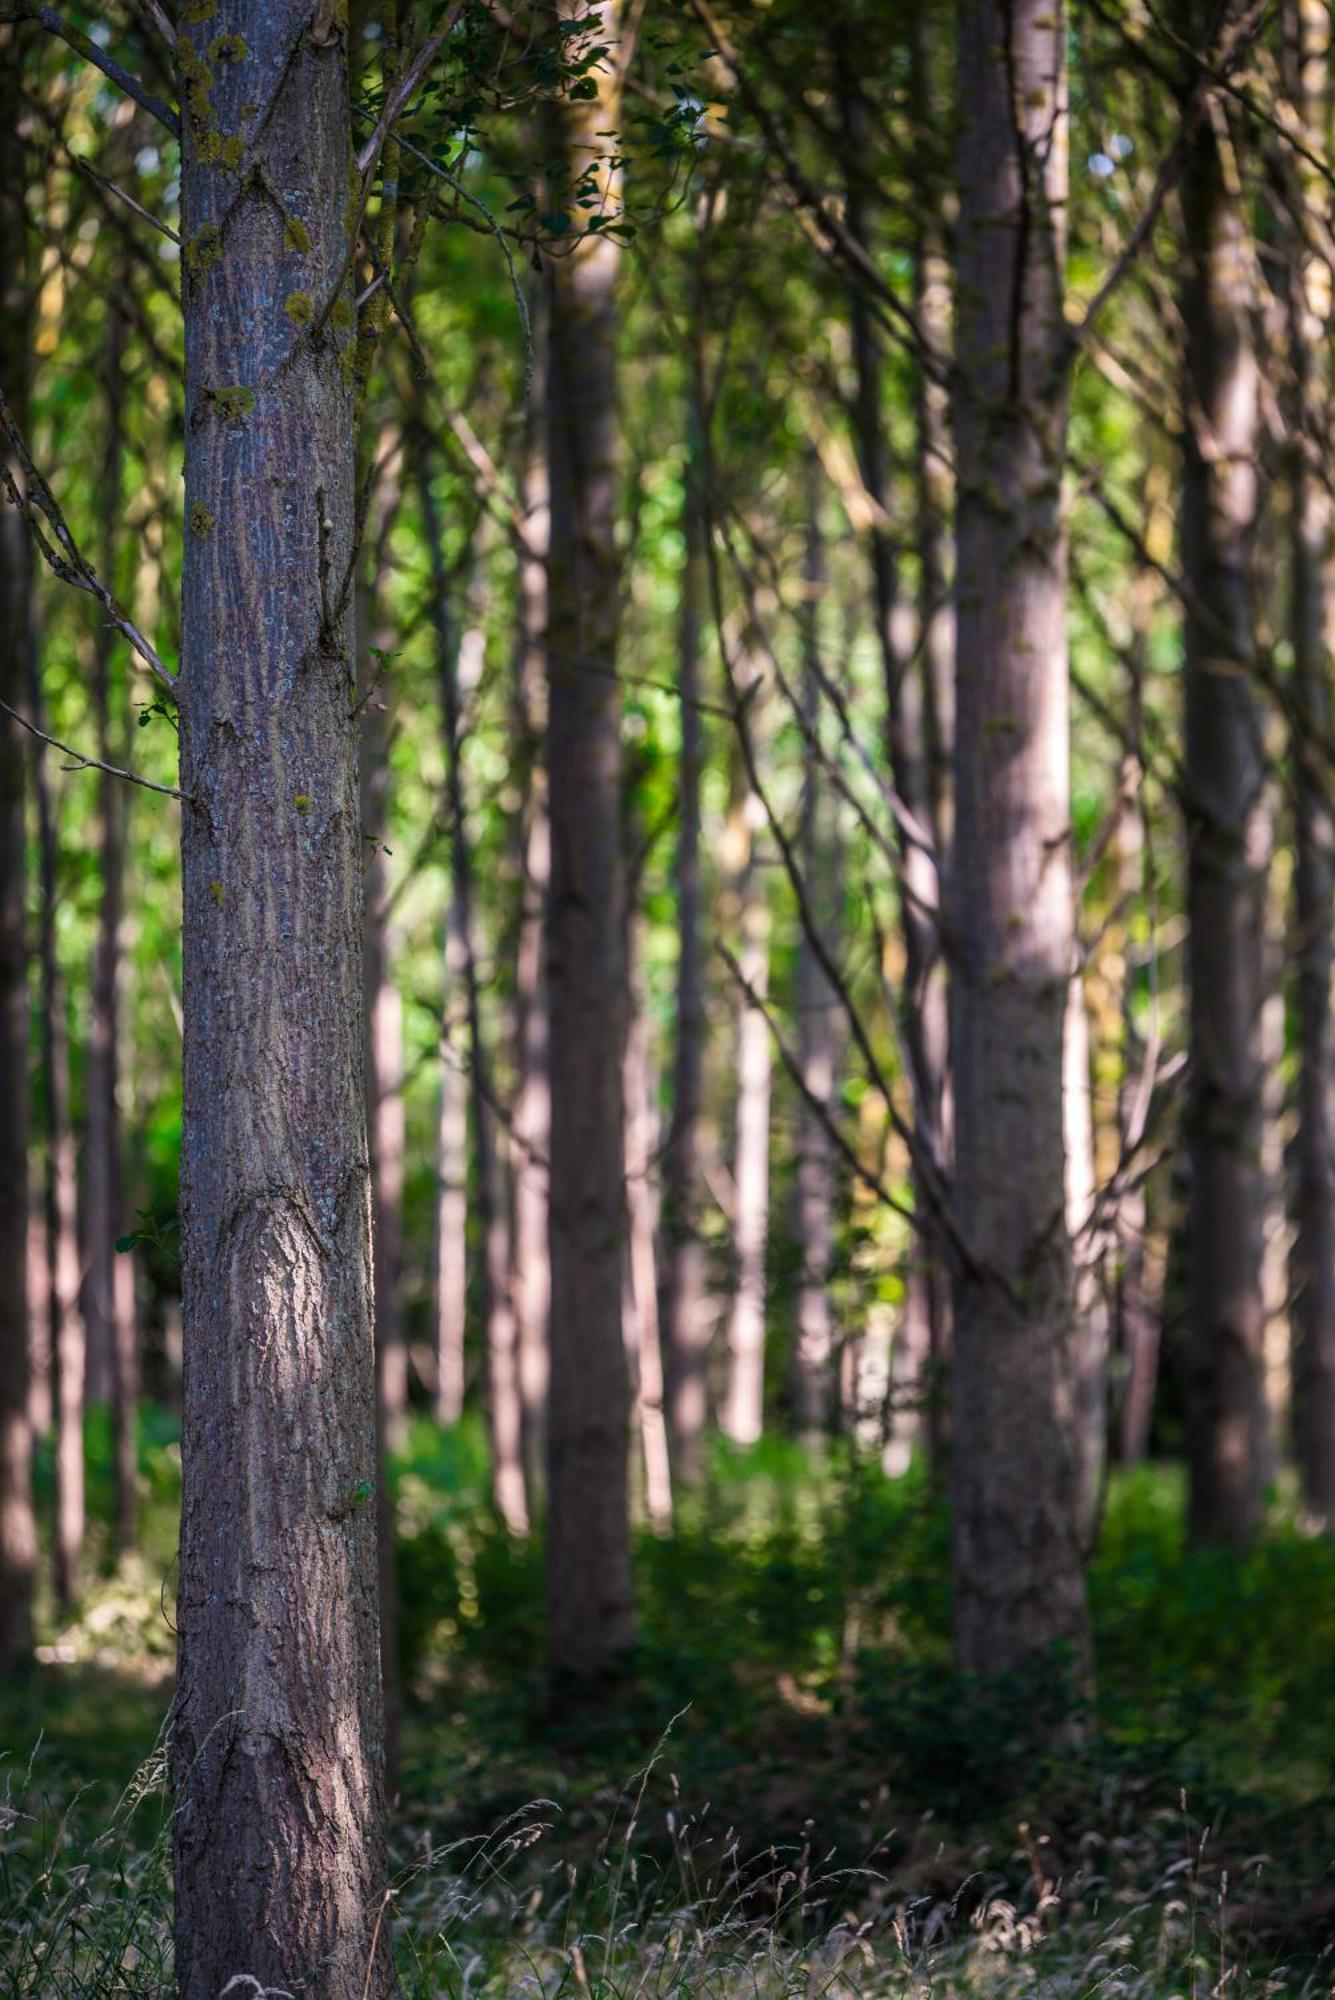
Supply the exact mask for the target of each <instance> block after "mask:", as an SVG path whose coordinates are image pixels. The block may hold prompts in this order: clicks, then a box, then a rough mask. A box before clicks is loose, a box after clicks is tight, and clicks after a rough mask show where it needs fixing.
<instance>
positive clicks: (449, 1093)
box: [435, 887, 468, 1424]
mask: <svg viewBox="0 0 1335 2000" xmlns="http://www.w3.org/2000/svg"><path fill="white" fill-rule="evenodd" d="M464 949H465V948H464V936H463V928H462V925H461V923H460V915H459V899H458V897H457V896H456V895H455V893H454V890H453V887H451V890H450V896H449V903H448V906H447V909H446V913H445V1023H444V1032H443V1034H442V1038H441V1063H440V1118H439V1123H438V1125H437V1129H436V1178H437V1183H438V1185H437V1192H436V1287H435V1292H436V1297H435V1314H436V1384H435V1410H436V1422H437V1423H440V1424H457V1423H458V1421H459V1419H460V1417H461V1416H462V1415H463V1411H464V1388H465V1382H466V1352H465V1337H466V1334H467V1329H468V1071H467V1068H466V1060H467V1059H466V1057H465V1055H464V1048H465V1045H466V1042H467V1037H468V1003H467V999H466V997H465V992H464V980H465V955H464Z"/></svg>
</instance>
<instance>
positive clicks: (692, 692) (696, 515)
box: [663, 391, 709, 1484]
mask: <svg viewBox="0 0 1335 2000" xmlns="http://www.w3.org/2000/svg"><path fill="white" fill-rule="evenodd" d="M699 425H700V416H699V396H698V393H696V392H694V391H693V393H692V397H691V411H690V415H689V418H688V429H689V439H688V445H687V453H686V463H685V467H684V472H683V492H682V541H683V555H682V569H681V585H680V589H681V603H680V613H679V622H678V637H677V687H678V692H679V694H680V697H681V700H680V715H681V752H680V760H679V765H678V776H677V847H676V854H675V857H674V865H673V873H674V884H673V886H674V889H675V892H676V899H677V981H676V1035H675V1039H674V1041H673V1047H672V1121H671V1124H670V1126H669V1129H668V1133H667V1142H666V1145H665V1147H664V1152H663V1263H664V1270H663V1345H664V1365H665V1369H666V1373H667V1396H668V1435H669V1438H670V1441H671V1446H672V1457H673V1468H674V1470H675V1472H676V1474H677V1477H678V1478H679V1479H681V1480H683V1481H685V1482H686V1483H688V1484H689V1483H690V1482H692V1481H693V1480H695V1479H696V1478H698V1477H699V1473H700V1456H701V1442H702V1439H703V1436H704V1428H705V1417H706V1413H707V1408H706V1406H707V1397H706V1387H705V1354H706V1349H707V1345H708V1339H709V1323H708V1300H707V1296H706V1270H705V1245H704V1239H703V1235H702V1222H703V1215H702V1208H703V1199H702V1197H703V1188H702V1183H701V1174H700V1118H701V1112H702V1108H703V1097H704V1053H705V991H704V953H703V948H702V938H701V908H702V905H701V891H700V773H701V767H702V763H703V728H702V718H701V711H700V694H701V688H700V647H701V639H700V635H701V624H702V604H703V599H704V578H703V573H702V572H703V566H704V546H703V543H704V533H705V525H704V520H703V518H702V514H703V510H702V506H701V494H700V476H701V466H700V440H699Z"/></svg>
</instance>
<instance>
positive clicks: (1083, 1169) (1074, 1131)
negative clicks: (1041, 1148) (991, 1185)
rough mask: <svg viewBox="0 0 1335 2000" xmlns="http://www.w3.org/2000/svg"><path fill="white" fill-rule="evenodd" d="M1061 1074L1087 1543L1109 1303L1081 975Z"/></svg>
mask: <svg viewBox="0 0 1335 2000" xmlns="http://www.w3.org/2000/svg"><path fill="white" fill-rule="evenodd" d="M1064 1049H1065V1055H1064V1073H1063V1077H1062V1106H1063V1115H1062V1122H1063V1127H1064V1130H1063V1139H1064V1142H1065V1148H1066V1227H1067V1229H1068V1230H1069V1231H1070V1236H1071V1246H1072V1253H1073V1263H1074V1271H1075V1412H1076V1414H1075V1423H1076V1451H1077V1459H1078V1466H1079V1482H1080V1529H1081V1535H1082V1537H1083V1538H1085V1539H1088V1537H1089V1535H1090V1533H1091V1531H1092V1530H1093V1528H1094V1527H1095V1525H1096V1523H1097V1520H1098V1513H1099V1501H1100V1497H1101V1495H1102V1491H1103V1475H1104V1467H1105V1463H1106V1460H1107V1452H1108V1337H1109V1325H1110V1322H1109V1316H1108V1302H1107V1299H1106V1297H1105V1295H1104V1290H1103V1274H1102V1271H1101V1269H1100V1265H1101V1261H1102V1255H1101V1253H1102V1231H1101V1229H1100V1228H1096V1226H1095V1216H1094V1203H1095V1197H1096V1194H1097V1192H1098V1179H1097V1175H1096V1171H1095V1159H1094V1096H1093V1082H1092V1078H1091V1076H1090V1067H1089V1064H1090V1054H1089V1013H1088V1010H1087V1007H1086V1002H1085V981H1084V974H1083V972H1077V973H1076V974H1075V976H1074V978H1073V979H1072V980H1071V983H1070V988H1069V991H1068V993H1067V996H1066V1030H1065V1042H1064Z"/></svg>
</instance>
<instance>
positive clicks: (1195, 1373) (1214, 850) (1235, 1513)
mask: <svg viewBox="0 0 1335 2000" xmlns="http://www.w3.org/2000/svg"><path fill="white" fill-rule="evenodd" d="M1231 11H1234V12H1236V11H1237V7H1236V5H1234V6H1233V7H1232V8H1231ZM1208 15H1209V10H1208V9H1206V8H1204V7H1203V6H1201V5H1198V4H1197V0H1182V4H1181V6H1180V7H1179V20H1178V25H1179V28H1180V31H1181V32H1182V34H1183V35H1184V37H1185V38H1186V40H1187V44H1188V46H1189V47H1193V48H1194V47H1197V46H1198V45H1199V44H1200V42H1201V40H1202V38H1203V36H1204V33H1205V29H1206V25H1207V17H1208ZM1195 81H1196V78H1195V76H1192V77H1191V79H1190V82H1191V83H1193V84H1194V83H1195ZM1220 115H1223V114H1222V113H1221V114H1220ZM1182 213H1183V224H1184V244H1183V255H1184V275H1183V285H1182V298H1181V304H1182V318H1183V324H1184V326H1185V329H1186V364H1185V380H1184V384H1183V387H1184V406H1185V414H1186V418H1187V423H1186V428H1185V434H1184V435H1185V459H1184V464H1183V475H1182V510H1181V546H1182V568H1183V573H1184V577H1185V581H1186V584H1187V587H1188V591H1189V593H1190V602H1191V605H1192V607H1193V608H1192V610H1190V611H1189V612H1188V615H1187V619H1186V631H1185V641H1184V654H1185V660H1184V665H1185V684H1186V783H1187V794H1188V797H1187V919H1188V926H1189V937H1188V969H1189V981H1190V988H1191V993H1190V1014H1189V1022H1190V1027H1189V1039H1190V1050H1191V1064H1192V1069H1191V1096H1190V1103H1189V1108H1188V1120H1187V1126H1188V1146H1189V1151H1190V1160H1191V1221H1190V1240H1191V1277H1192V1283H1191V1305H1190V1332H1189V1374H1190V1381H1189V1408H1188V1462H1189V1473H1190V1502H1189V1517H1190V1528H1191V1533H1192V1535H1193V1537H1194V1538H1195V1539H1196V1540H1198V1541H1201V1540H1210V1541H1222V1542H1232V1543H1240V1542H1245V1541H1247V1540H1248V1539H1249V1538H1250V1536H1251V1535H1252V1534H1253V1533H1254V1532H1255V1530H1256V1528H1257V1526H1258V1525H1259V1522H1260V1515H1261V1501H1262V1490H1263V1481H1264V1476H1265V1462H1266V1426H1265V1408H1264V1394H1263V1382H1262V1369H1263V1339H1264V1331H1265V1305H1264V1299H1263V1295H1262V1283H1261V1279H1262V1272H1261V1223H1262V1212H1263V1202H1262V1182H1261V1159H1260V1153H1261V1065H1260V1060H1259V1050H1258V1040H1257V1037H1258V1030H1259V1016H1260V1004H1261V981H1260V968H1261V964H1262V919H1263V885H1262V872H1261V865H1260V864H1261V859H1262V857H1261V855H1260V853H1259V850H1258V842H1259V840H1260V839H1261V838H1262V837H1263V822H1262V806H1263V798H1262V793H1263V787H1264V766H1263V760H1262V755H1261V740H1260V735H1259V718H1258V715H1257V710H1256V704H1255V701H1254V699H1253V696H1252V691H1251V683H1250V679H1249V665H1250V662H1251V657H1252V651H1253V614H1252V602H1251V574H1250V564H1251V553H1250V550H1251V542H1252V537H1253V534H1254V532H1255V526H1256V461H1257V453H1258V450H1259V446H1260V433H1259V402H1258V372H1257V364H1256V356H1255V353H1254V352H1253V347H1252V338H1251V326H1250V314H1251V309H1252V299H1251V295H1250V294H1251V286H1250V281H1249V278H1248V269H1249V260H1250V256H1251V252H1250V248H1249V244H1248V238H1247V224H1246V219H1245V216H1244V214H1243V211H1242V206H1241V203H1240V201H1239V199H1238V198H1237V196H1236V195H1235V194H1233V193H1231V192H1230V188H1229V174H1228V170H1227V169H1226V167H1225V163H1224V160H1223V157H1222V155H1221V151H1220V140H1219V136H1218V132H1217V129H1216V126H1215V124H1214V122H1213V120H1212V119H1210V118H1208V117H1207V118H1202V119H1199V120H1197V122H1196V124H1195V126H1194V127H1193V129H1192V135H1191V138H1190V141H1189V148H1188V154H1187V159H1186V163H1185V167H1184V170H1183V176H1182Z"/></svg>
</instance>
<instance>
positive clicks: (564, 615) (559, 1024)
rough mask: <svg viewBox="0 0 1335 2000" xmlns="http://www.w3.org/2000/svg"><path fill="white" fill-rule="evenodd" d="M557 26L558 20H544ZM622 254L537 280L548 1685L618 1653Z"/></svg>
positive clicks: (585, 116)
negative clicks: (546, 345) (547, 1072)
mask: <svg viewBox="0 0 1335 2000" xmlns="http://www.w3.org/2000/svg"><path fill="white" fill-rule="evenodd" d="M560 12H561V13H562V15H566V16H570V17H572V18H580V17H578V16H576V13H575V0H561V7H560ZM582 18H587V19H590V20H591V21H592V22H593V23H594V25H595V29H596V33H597V39H598V41H599V42H600V43H603V44H606V45H607V46H608V47H609V48H610V49H611V50H612V51H613V54H612V56H611V57H610V58H607V59H604V61H603V62H602V63H600V64H599V66H598V68H597V70H596V71H595V75H596V77H597V80H598V81H597V96H596V97H595V98H593V99H590V100H575V99H567V100H566V101H565V102H564V103H563V104H562V105H561V106H560V107H559V109H558V111H557V113H556V117H555V121H554V122H555V127H556V129H555V132H554V135H553V137H554V140H555V145H554V147H553V151H554V154H555V156H556V157H557V158H558V159H559V160H560V161H561V163H562V166H563V169H564V171H565V172H566V174H567V175H568V178H569V182H570V183H571V184H573V183H574V182H576V181H577V180H578V179H579V178H580V176H582V175H584V174H585V173H590V174H591V175H592V176H593V177H594V179H596V181H597V183H598V185H599V187H600V188H601V189H603V190H604V191H605V192H606V194H607V196H608V199H609V200H610V201H611V203H612V204H613V206H615V205H616V204H617V202H618V200H619V195H620V180H619V168H617V167H616V166H615V165H614V164H613V160H614V155H615V148H616V141H615V138H614V137H613V136H612V135H613V134H615V132H616V130H617V129H618V125H619V112H620V105H619V96H620V89H619V79H618V78H617V77H616V76H615V74H614V72H613V70H612V69H611V68H610V66H609V65H610V63H611V62H614V61H615V51H616V47H617V42H616V28H615V15H614V10H613V7H612V5H611V4H610V0H604V4H603V5H602V6H600V7H595V8H594V9H593V10H591V13H590V14H589V15H588V16H585V17H582ZM620 261H621V253H620V250H619V248H618V245H617V244H616V242H615V241H614V240H613V239H612V238H610V237H608V236H606V235H599V236H596V237H586V238H584V239H583V240H582V241H580V242H579V243H578V244H577V245H576V246H575V247H574V248H572V249H571V250H570V251H569V253H568V254H566V255H564V256H561V257H557V258H554V259H553V260H552V264H551V358H550V380H549V384H548V423H549V434H548V435H549V451H550V460H549V462H550V466H551V481H552V520H551V564H550V570H549V605H548V633H547V647H548V653H547V671H548V722H547V771H548V783H549V786H550V802H551V831H552V881H551V897H550V901H549V904H548V921H547V977H548V991H549V995H550V1006H551V1091H552V1096H551V1183H550V1234H551V1274H552V1300H551V1388H550V1395H549V1402H548V1435H547V1491H548V1532H547V1596H548V1632H549V1664H550V1668H551V1674H552V1679H553V1683H554V1685H559V1684H560V1683H561V1682H562V1681H564V1680H566V1679H568V1678H575V1679H585V1680H587V1679H588V1678H589V1677H591V1676H593V1675H595V1674H597V1673H598V1672H600V1671H601V1670H604V1669H606V1668H608V1667H610V1666H612V1665H613V1664H615V1662H616V1661H617V1660H618V1659H619V1657H620V1656H622V1655H623V1654H624V1653H625V1652H626V1651H627V1649H628V1648H629V1646H630V1644H631V1640H632V1636H633V1610H632V1603H631V1575H630V1528H629V1520H628V1516H627V1506H626V1475H627V1429H628V1416H629V1410H628V1406H627V1396H628V1386H627V1381H626V1356H625V1349H624V1347H623V1344H622V1334H621V1279H622V1256H623V1236H624V1226H623V1216H624V1205H625V1189H624V1182H623V1157H622V1149H623V1139H624V1120H623V1111H622V1084H621V1064H620V1062H619V1061H618V1060H617V1052H618V1051H619V1050H620V1049H621V1047H622V1038H623V1034H624V1027H625V1019H626V968H625V952H624V928H623V926H624V912H623V895H624V890H623V883H622V863H621V799H620V788H621V755H620V740H619V739H620V720H621V699H620V688H619V685H618V682H617V678H616V664H617V620H618V609H619V602H618V600H619V578H618V562H617V550H616V535H615V527H616V510H617V420H616V329H617V303H616V293H617V274H618V268H619V265H620Z"/></svg>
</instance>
